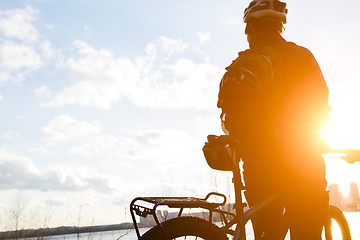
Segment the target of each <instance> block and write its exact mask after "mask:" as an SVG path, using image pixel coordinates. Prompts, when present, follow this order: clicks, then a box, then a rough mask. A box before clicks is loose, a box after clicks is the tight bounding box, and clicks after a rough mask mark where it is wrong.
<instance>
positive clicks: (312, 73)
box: [218, 0, 331, 240]
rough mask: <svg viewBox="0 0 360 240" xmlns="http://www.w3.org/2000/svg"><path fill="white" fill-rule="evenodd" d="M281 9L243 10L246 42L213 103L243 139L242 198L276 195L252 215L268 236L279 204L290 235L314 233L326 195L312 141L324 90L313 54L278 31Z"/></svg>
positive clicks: (260, 5)
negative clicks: (285, 216)
mask: <svg viewBox="0 0 360 240" xmlns="http://www.w3.org/2000/svg"><path fill="white" fill-rule="evenodd" d="M286 15H287V9H286V3H283V2H280V1H278V0H253V1H252V2H251V3H250V5H249V6H248V8H246V9H245V12H244V22H245V23H246V29H245V34H246V35H247V40H248V42H249V46H250V48H249V49H248V50H246V51H243V52H240V53H239V56H238V57H237V58H236V59H235V60H234V61H233V62H232V64H231V65H230V66H229V67H227V68H226V70H227V71H226V73H225V75H224V76H223V78H222V80H221V83H220V91H219V100H218V107H219V108H221V109H222V114H221V120H222V127H223V130H224V132H225V133H226V134H229V135H232V136H235V137H236V138H237V139H239V140H240V141H241V142H242V143H243V152H242V153H241V155H242V156H243V162H244V165H243V169H244V172H243V174H244V181H245V183H246V192H245V197H246V199H247V202H248V204H249V205H250V206H252V205H254V204H256V203H257V202H259V201H260V200H263V199H265V198H266V197H269V196H270V195H273V194H274V193H277V194H281V196H282V198H280V199H281V200H279V201H277V202H274V203H273V204H272V205H271V206H269V207H268V208H267V209H265V210H264V211H262V212H261V213H259V215H258V216H257V217H256V218H255V219H253V220H252V223H253V227H254V233H255V238H256V239H273V238H272V236H274V235H276V232H277V226H278V225H279V221H280V219H281V215H282V214H283V209H284V208H285V209H286V211H287V212H288V214H289V215H288V216H289V219H288V221H289V223H290V236H291V239H292V240H297V239H301V240H305V239H306V240H315V239H316V240H318V239H321V230H322V226H323V225H324V219H325V216H326V214H327V211H328V194H327V193H326V191H325V188H326V185H327V182H326V179H325V164H324V159H323V158H322V157H321V151H320V149H319V146H318V143H317V142H318V139H319V132H320V130H321V128H322V126H323V125H324V123H326V121H327V119H328V118H329V115H330V109H331V108H330V107H329V105H328V94H329V91H328V87H327V85H326V82H325V80H324V77H323V75H322V73H321V70H320V68H319V66H318V64H317V61H316V60H315V58H314V56H313V55H312V53H311V52H310V51H309V50H308V49H306V48H304V47H300V46H298V45H296V44H295V43H291V42H287V41H286V40H285V39H284V38H283V37H282V36H281V34H282V32H283V24H285V23H286ZM309 216H312V217H311V218H310V219H311V221H309ZM269 219H271V221H269Z"/></svg>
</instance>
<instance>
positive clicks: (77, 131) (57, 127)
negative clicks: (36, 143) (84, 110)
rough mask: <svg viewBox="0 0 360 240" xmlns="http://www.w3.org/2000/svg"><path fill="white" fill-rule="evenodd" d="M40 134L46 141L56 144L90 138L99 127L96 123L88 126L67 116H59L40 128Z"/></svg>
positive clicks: (97, 131) (98, 130)
mask: <svg viewBox="0 0 360 240" xmlns="http://www.w3.org/2000/svg"><path fill="white" fill-rule="evenodd" d="M41 132H42V134H43V136H44V137H45V139H46V140H47V141H50V142H58V141H67V140H69V139H82V138H86V137H89V136H92V135H94V134H97V133H99V132H100V127H99V125H98V124H97V123H95V124H90V123H87V122H84V121H78V120H76V119H74V118H72V117H71V116H68V115H60V116H57V117H55V118H54V119H53V120H52V121H51V122H50V123H49V125H48V126H46V127H42V128H41Z"/></svg>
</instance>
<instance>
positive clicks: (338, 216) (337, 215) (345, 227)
mask: <svg viewBox="0 0 360 240" xmlns="http://www.w3.org/2000/svg"><path fill="white" fill-rule="evenodd" d="M330 218H331V220H332V221H331V223H330V226H329V225H328V226H325V238H326V240H331V239H338V238H336V236H335V234H336V232H335V230H336V229H334V228H335V226H334V223H336V225H337V229H338V231H339V232H338V233H337V234H338V235H341V239H342V240H351V233H350V228H349V224H348V222H347V220H346V218H345V216H344V213H343V212H342V211H341V210H340V209H339V208H337V207H335V206H330ZM330 232H331V235H332V237H330ZM338 237H340V236H338Z"/></svg>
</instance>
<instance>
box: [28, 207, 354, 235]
mask: <svg viewBox="0 0 360 240" xmlns="http://www.w3.org/2000/svg"><path fill="white" fill-rule="evenodd" d="M344 214H345V216H346V218H347V220H348V222H349V226H350V230H351V235H352V239H353V240H360V213H359V212H350V213H347V212H345V213H344ZM248 225H249V224H248ZM147 230H148V229H147V228H143V229H140V231H141V232H142V233H144V232H146V231H147ZM247 231H248V234H249V235H248V236H250V235H252V229H251V226H250V225H249V226H248V229H247ZM334 231H336V232H335V233H334V239H335V240H336V239H341V238H340V236H339V235H338V234H339V232H338V231H337V229H335V230H334ZM45 239H46V240H137V237H136V233H135V230H120V231H109V232H96V233H84V234H80V235H76V234H69V235H59V236H51V237H46V238H45ZM248 239H253V238H251V237H249V238H248ZM286 239H289V237H287V238H286ZM26 240H36V238H27V239H26Z"/></svg>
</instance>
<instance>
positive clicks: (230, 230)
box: [130, 135, 360, 240]
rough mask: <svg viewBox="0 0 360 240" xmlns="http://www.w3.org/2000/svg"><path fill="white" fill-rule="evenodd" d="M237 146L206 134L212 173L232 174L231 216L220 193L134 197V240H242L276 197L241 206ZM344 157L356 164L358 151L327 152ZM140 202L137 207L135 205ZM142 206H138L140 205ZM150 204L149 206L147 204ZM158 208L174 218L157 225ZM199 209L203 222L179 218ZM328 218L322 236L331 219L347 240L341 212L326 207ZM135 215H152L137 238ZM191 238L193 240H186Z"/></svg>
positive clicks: (329, 239)
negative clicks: (148, 226)
mask: <svg viewBox="0 0 360 240" xmlns="http://www.w3.org/2000/svg"><path fill="white" fill-rule="evenodd" d="M239 146H240V143H239V142H238V141H237V140H236V139H235V138H232V137H230V136H227V135H222V136H220V137H218V136H214V135H209V136H208V142H207V143H205V146H204V148H203V152H204V155H205V158H206V161H207V163H208V165H209V166H210V167H211V168H213V169H216V170H221V171H232V174H233V184H234V192H235V204H234V209H235V213H234V212H231V211H225V210H223V209H221V207H222V206H224V205H225V203H226V201H227V199H226V196H225V195H223V194H220V193H216V192H211V193H209V194H208V195H207V196H206V197H205V198H196V197H137V198H135V199H133V200H132V202H131V204H130V212H131V216H132V220H133V223H134V227H135V231H136V234H137V237H138V239H141V240H155V239H156V240H169V239H199V238H200V239H205V240H226V239H229V238H228V236H230V239H233V240H246V237H247V236H246V229H245V225H246V223H247V222H248V221H249V220H251V218H252V217H253V216H254V215H255V214H256V213H258V212H259V211H261V210H262V209H263V208H264V207H265V206H267V204H269V203H270V202H271V201H274V199H275V198H276V197H277V196H271V197H269V198H268V199H264V200H263V201H261V202H260V203H258V204H256V205H254V206H252V207H250V208H248V209H247V210H245V207H246V206H247V204H246V203H243V196H242V191H243V190H245V186H244V184H243V181H242V177H241V172H240V167H239V162H240V161H241V158H240V157H239V156H238V154H237V151H236V149H238V148H239ZM328 152H336V153H342V154H347V155H346V156H342V158H343V159H345V160H346V161H348V162H349V163H354V162H355V161H359V156H360V154H359V152H360V151H359V150H352V149H350V150H341V151H337V150H335V151H328ZM214 196H215V197H218V198H222V201H210V200H209V199H210V198H211V197H214ZM139 202H140V204H139ZM141 203H142V204H141ZM149 204H150V205H152V207H150V206H148V205H149ZM159 206H166V207H168V208H171V209H179V211H178V213H177V217H176V218H172V219H169V220H166V221H163V222H161V221H160V220H159V219H158V217H157V214H156V212H157V208H158V207H159ZM192 208H200V209H203V210H206V211H208V214H207V215H208V217H207V219H204V218H200V217H194V216H183V210H184V209H192ZM329 212H330V215H329V216H330V218H329V219H328V220H327V221H326V224H325V226H324V228H323V229H324V230H323V233H324V234H323V235H324V236H325V239H326V240H332V239H333V236H332V222H333V221H332V220H334V221H335V222H336V223H337V224H338V225H339V228H340V231H341V236H342V240H351V234H350V229H349V225H348V222H347V220H346V218H345V216H344V214H343V212H342V211H341V210H340V209H339V208H337V207H335V206H332V205H330V206H329ZM135 214H136V215H138V216H140V217H146V216H148V215H149V214H150V215H152V217H153V219H154V221H155V223H156V225H155V226H154V227H152V228H151V229H150V230H149V231H147V232H146V233H145V234H143V235H142V236H141V235H140V231H139V227H138V224H137V222H136V218H135ZM215 214H217V215H218V216H220V218H221V220H222V224H221V226H218V225H216V224H215V223H214V221H213V218H214V215H215ZM283 219H284V221H283V223H282V224H281V225H282V226H280V228H279V229H280V231H279V238H278V239H284V238H285V237H286V234H287V232H288V230H289V227H288V226H287V223H286V212H285V213H284V216H283ZM189 237H193V238H189Z"/></svg>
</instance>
